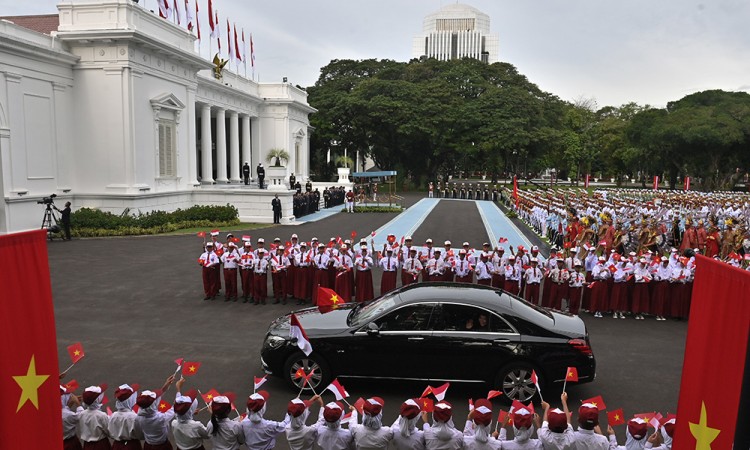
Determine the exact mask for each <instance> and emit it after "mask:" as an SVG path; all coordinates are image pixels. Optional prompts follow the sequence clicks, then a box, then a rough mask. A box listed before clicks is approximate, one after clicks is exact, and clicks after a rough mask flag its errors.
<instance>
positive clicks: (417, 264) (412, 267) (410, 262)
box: [404, 256, 423, 274]
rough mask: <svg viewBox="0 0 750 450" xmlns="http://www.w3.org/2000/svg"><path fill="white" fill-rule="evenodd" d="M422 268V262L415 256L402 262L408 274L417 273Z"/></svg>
mask: <svg viewBox="0 0 750 450" xmlns="http://www.w3.org/2000/svg"><path fill="white" fill-rule="evenodd" d="M422 269H423V267H422V262H421V261H420V260H419V258H417V257H416V256H415V257H414V258H408V259H407V260H406V261H405V262H404V270H405V271H407V272H408V273H410V274H417V273H419V272H421V271H422Z"/></svg>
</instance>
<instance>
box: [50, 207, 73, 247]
mask: <svg viewBox="0 0 750 450" xmlns="http://www.w3.org/2000/svg"><path fill="white" fill-rule="evenodd" d="M52 207H53V208H55V210H57V212H59V213H60V223H61V224H62V227H63V233H65V237H63V239H64V240H66V241H69V240H70V202H65V209H62V210H61V209H60V208H58V207H57V206H55V205H52Z"/></svg>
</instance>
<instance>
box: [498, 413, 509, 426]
mask: <svg viewBox="0 0 750 450" xmlns="http://www.w3.org/2000/svg"><path fill="white" fill-rule="evenodd" d="M506 419H508V420H509V421H510V422H508V423H511V422H512V419H510V415H509V414H508V411H505V410H502V409H501V410H500V413H498V415H497V423H498V424H500V425H501V426H502V425H505V420H506Z"/></svg>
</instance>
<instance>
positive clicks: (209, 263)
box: [199, 252, 221, 267]
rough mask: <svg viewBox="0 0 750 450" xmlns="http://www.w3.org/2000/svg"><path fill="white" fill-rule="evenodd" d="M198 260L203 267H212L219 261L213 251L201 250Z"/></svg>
mask: <svg viewBox="0 0 750 450" xmlns="http://www.w3.org/2000/svg"><path fill="white" fill-rule="evenodd" d="M199 261H200V263H201V264H202V265H203V267H213V266H215V265H217V264H219V263H220V262H221V261H220V260H219V257H218V256H216V253H214V252H203V254H202V255H201V257H200V258H199Z"/></svg>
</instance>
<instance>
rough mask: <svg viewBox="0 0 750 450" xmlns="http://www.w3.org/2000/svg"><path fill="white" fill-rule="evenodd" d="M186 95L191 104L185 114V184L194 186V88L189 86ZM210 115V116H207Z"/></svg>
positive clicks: (195, 176)
mask: <svg viewBox="0 0 750 450" xmlns="http://www.w3.org/2000/svg"><path fill="white" fill-rule="evenodd" d="M187 95H188V102H187V103H188V105H193V106H192V107H190V108H188V111H187V116H188V122H187V126H188V136H187V146H188V149H187V159H188V179H187V184H188V185H189V186H196V185H197V184H198V162H197V153H198V149H197V148H196V145H195V138H196V133H195V122H196V117H195V116H196V114H195V106H194V105H195V88H194V87H192V86H190V87H188V89H187ZM209 117H210V116H209Z"/></svg>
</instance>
